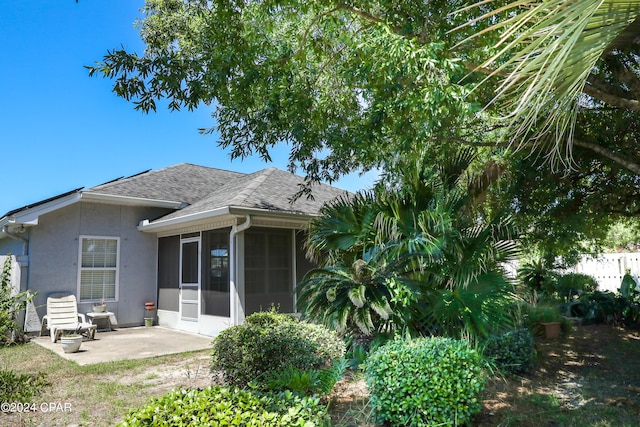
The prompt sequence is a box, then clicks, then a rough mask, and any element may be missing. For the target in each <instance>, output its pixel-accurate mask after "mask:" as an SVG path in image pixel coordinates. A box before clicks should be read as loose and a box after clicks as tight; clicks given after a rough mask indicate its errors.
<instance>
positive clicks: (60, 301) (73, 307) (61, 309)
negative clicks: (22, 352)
mask: <svg viewBox="0 0 640 427" xmlns="http://www.w3.org/2000/svg"><path fill="white" fill-rule="evenodd" d="M45 321H46V322H47V327H48V328H49V333H50V334H51V341H52V342H56V341H58V338H60V336H61V335H62V333H63V332H64V331H70V332H77V333H80V334H82V335H85V334H86V336H87V337H89V338H91V339H94V338H95V335H96V329H97V326H96V325H92V324H91V323H87V319H86V318H85V316H84V314H82V313H78V304H77V303H76V297H75V295H69V296H66V297H61V298H52V297H49V298H47V315H46V316H44V318H43V319H42V323H43V325H44V322H45Z"/></svg>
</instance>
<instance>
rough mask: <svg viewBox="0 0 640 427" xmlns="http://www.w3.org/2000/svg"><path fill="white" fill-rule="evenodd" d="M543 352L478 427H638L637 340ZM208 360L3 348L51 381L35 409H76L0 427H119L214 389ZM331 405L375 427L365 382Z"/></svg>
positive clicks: (588, 336) (492, 400)
mask: <svg viewBox="0 0 640 427" xmlns="http://www.w3.org/2000/svg"><path fill="white" fill-rule="evenodd" d="M537 348H538V353H539V356H538V358H537V363H536V367H535V368H534V370H533V371H531V372H530V373H528V374H527V375H523V376H510V377H504V378H502V377H493V378H492V379H491V381H489V383H488V385H487V389H486V391H485V393H484V396H483V399H484V406H483V411H482V413H481V414H479V415H478V417H476V419H475V422H474V424H473V425H474V426H478V427H488V426H501V427H513V426H519V427H520V426H522V427H540V426H562V427H614V426H615V427H631V426H636V425H638V421H637V420H638V417H639V416H640V334H639V333H637V332H629V331H625V330H622V329H619V328H613V327H609V326H604V325H594V326H585V327H578V328H575V329H574V331H573V332H572V333H571V334H570V335H568V336H566V337H563V338H561V339H560V340H555V341H545V340H542V341H539V342H538V344H537ZM208 355H209V351H208V350H203V351H201V352H191V353H184V354H180V355H171V356H161V357H155V358H150V359H135V360H124V361H119V362H109V363H100V364H96V365H87V366H78V365H76V364H75V363H73V362H70V361H67V360H65V359H63V358H61V357H59V356H57V355H56V354H54V353H52V352H49V351H48V350H46V349H44V348H42V347H40V346H39V345H37V344H34V343H31V344H27V345H24V346H16V347H10V348H0V369H12V370H14V371H16V372H17V373H28V374H36V373H38V372H42V373H44V375H45V379H46V380H47V381H48V383H49V385H48V386H46V387H45V388H44V389H43V390H42V393H41V395H40V396H38V397H36V398H34V400H35V402H32V403H36V404H37V405H39V404H41V403H62V404H67V403H68V404H71V410H70V411H50V412H46V413H45V412H36V413H14V414H0V425H2V426H3V427H14V426H16V427H18V426H19V427H22V426H27V427H31V426H41V425H46V426H50V425H51V426H57V425H63V426H65V425H78V426H87V427H88V426H91V427H96V426H112V425H114V424H116V423H117V422H119V421H121V420H122V419H123V418H124V416H125V415H126V413H127V412H128V411H129V410H130V409H133V408H138V407H141V406H142V405H144V404H146V403H147V402H148V401H149V400H150V398H151V397H155V396H161V395H163V394H165V393H166V392H167V391H169V389H171V388H173V387H179V388H188V387H202V386H203V384H205V385H206V384H208V383H209V382H210V381H211V380H210V378H209V376H208V374H209V373H208V357H209V356H208ZM176 371H179V372H180V373H179V374H176ZM168 373H171V374H173V376H172V377H168V376H167V374H168ZM330 402H331V406H330V412H331V414H332V417H333V422H334V425H335V426H338V427H354V426H358V427H373V426H376V424H375V423H374V421H373V419H374V418H373V414H372V408H371V406H370V405H369V404H368V400H367V396H366V388H365V387H364V386H363V380H362V375H358V374H357V373H356V374H354V375H350V376H347V378H346V379H345V380H343V381H341V382H340V383H339V384H338V385H337V387H336V390H335V391H334V395H333V396H332V397H331V400H330Z"/></svg>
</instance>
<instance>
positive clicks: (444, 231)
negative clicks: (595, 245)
mask: <svg viewBox="0 0 640 427" xmlns="http://www.w3.org/2000/svg"><path fill="white" fill-rule="evenodd" d="M473 160H474V156H473V152H472V151H471V150H464V151H462V152H461V153H460V154H459V155H458V156H456V157H453V158H451V159H450V161H448V162H447V163H445V164H443V165H442V166H440V167H437V168H431V169H428V168H426V167H425V165H426V164H427V163H426V162H422V161H418V162H414V165H415V167H409V166H406V167H404V168H400V169H401V170H403V171H404V179H403V180H402V181H401V182H399V183H398V184H396V185H387V186H386V187H385V186H382V185H380V186H379V187H378V188H377V189H376V191H375V192H370V193H360V194H358V195H356V197H354V198H351V199H347V198H343V199H339V200H337V201H336V202H334V203H332V204H329V205H327V206H326V207H325V208H324V209H323V211H322V212H321V213H322V216H321V217H320V218H318V219H317V220H315V221H313V222H312V225H311V229H310V237H309V240H308V244H307V247H308V249H309V251H310V252H311V253H312V254H314V256H315V258H316V259H322V257H323V255H324V256H326V259H327V263H326V264H325V265H324V266H323V267H320V268H318V269H315V270H313V271H311V272H309V273H308V274H307V276H305V278H304V280H303V281H302V282H301V283H300V284H299V285H298V303H299V306H300V308H301V309H302V312H303V314H304V315H306V316H309V317H312V318H314V319H316V320H319V321H322V322H324V323H326V324H327V325H328V326H331V327H336V328H338V329H347V330H351V331H356V332H358V333H364V334H367V335H369V334H372V333H374V332H383V331H396V332H402V333H409V334H413V335H417V334H447V335H459V334H460V332H461V330H463V329H466V330H467V331H468V332H470V333H471V334H472V335H476V336H478V335H486V334H487V333H488V331H489V329H490V328H491V327H492V326H494V327H500V326H505V325H506V324H508V322H509V318H508V315H507V314H506V310H505V304H506V303H507V302H508V300H509V299H510V298H511V292H510V291H511V285H510V284H509V283H508V282H507V281H506V280H505V279H504V276H503V275H502V274H501V273H502V271H501V269H500V265H499V261H501V260H504V259H505V258H506V257H508V256H511V255H513V254H514V253H515V245H514V243H513V239H512V235H511V234H510V227H509V221H508V219H507V220H503V219H501V217H500V216H497V217H496V218H495V219H494V220H484V221H481V220H477V219H476V218H475V217H474V216H473V215H471V213H472V210H471V209H470V203H471V202H472V200H473V195H474V194H475V193H474V192H472V191H470V188H472V187H475V186H477V185H478V184H477V182H475V181H473V180H465V179H464V177H465V176H468V174H467V171H468V168H469V166H470V165H471V163H472V161H473Z"/></svg>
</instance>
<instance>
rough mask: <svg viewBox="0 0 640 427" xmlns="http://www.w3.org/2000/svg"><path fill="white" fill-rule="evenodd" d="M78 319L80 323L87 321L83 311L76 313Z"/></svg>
mask: <svg viewBox="0 0 640 427" xmlns="http://www.w3.org/2000/svg"><path fill="white" fill-rule="evenodd" d="M78 319H80V321H81V322H82V323H87V318H86V317H85V315H84V314H83V313H78Z"/></svg>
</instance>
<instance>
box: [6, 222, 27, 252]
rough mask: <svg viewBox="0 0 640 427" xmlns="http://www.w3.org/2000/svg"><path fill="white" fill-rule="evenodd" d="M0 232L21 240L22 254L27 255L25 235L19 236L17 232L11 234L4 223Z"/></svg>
mask: <svg viewBox="0 0 640 427" xmlns="http://www.w3.org/2000/svg"><path fill="white" fill-rule="evenodd" d="M2 232H3V233H4V234H6V235H7V236H9V237H10V238H12V239H13V240H19V241H21V242H22V244H23V246H22V255H29V239H27V238H26V237H23V236H20V235H18V234H13V233H11V232H10V231H9V227H7V226H6V225H4V226H2Z"/></svg>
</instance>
